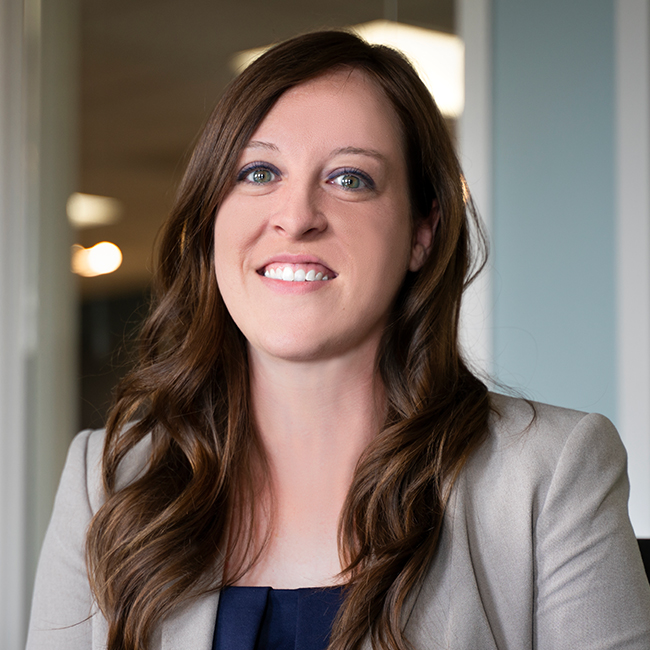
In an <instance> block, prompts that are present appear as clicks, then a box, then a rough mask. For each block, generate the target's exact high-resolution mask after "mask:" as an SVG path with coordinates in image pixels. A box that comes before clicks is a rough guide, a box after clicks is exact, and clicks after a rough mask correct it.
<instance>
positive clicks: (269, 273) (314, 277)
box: [264, 266, 329, 282]
mask: <svg viewBox="0 0 650 650" xmlns="http://www.w3.org/2000/svg"><path fill="white" fill-rule="evenodd" d="M264 277H267V278H271V279H272V280H283V281H284V282H305V280H306V281H307V282H314V281H318V280H329V276H327V275H323V274H322V273H321V272H320V271H318V273H316V271H314V269H310V270H309V271H307V272H305V270H304V269H296V270H295V271H294V270H293V269H292V268H291V267H290V266H285V267H278V268H275V269H273V268H268V269H266V270H265V271H264Z"/></svg>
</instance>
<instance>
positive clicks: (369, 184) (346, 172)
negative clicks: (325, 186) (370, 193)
mask: <svg viewBox="0 0 650 650" xmlns="http://www.w3.org/2000/svg"><path fill="white" fill-rule="evenodd" d="M341 176H356V177H357V178H359V179H360V180H361V181H362V182H363V183H364V184H365V186H366V187H359V188H356V190H355V189H349V188H344V189H345V190H346V191H349V192H354V191H357V192H358V191H360V190H363V189H370V190H374V189H375V181H373V180H372V178H371V177H370V176H368V174H366V173H365V172H363V171H361V170H360V169H357V168H356V167H345V168H343V169H337V170H336V171H334V172H332V173H331V174H330V175H329V176H328V177H327V180H328V181H330V182H331V181H334V180H335V179H337V178H340V177H341Z"/></svg>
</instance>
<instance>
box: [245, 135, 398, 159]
mask: <svg viewBox="0 0 650 650" xmlns="http://www.w3.org/2000/svg"><path fill="white" fill-rule="evenodd" d="M246 149H266V150H267V151H278V152H279V151H280V148H279V147H278V146H276V145H274V144H273V143H272V142H265V141H264V140H251V141H250V142H249V143H248V144H247V145H246ZM340 154H356V155H358V156H369V157H370V158H376V159H377V160H379V161H381V162H386V156H384V154H383V153H381V152H379V151H376V150H375V149H363V148H361V147H340V148H339V149H334V150H333V151H332V153H331V155H332V156H337V155H340Z"/></svg>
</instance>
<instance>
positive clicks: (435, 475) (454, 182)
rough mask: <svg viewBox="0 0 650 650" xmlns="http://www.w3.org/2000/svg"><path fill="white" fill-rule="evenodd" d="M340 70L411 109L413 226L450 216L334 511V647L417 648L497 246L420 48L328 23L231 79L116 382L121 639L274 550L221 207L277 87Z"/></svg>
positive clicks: (114, 497) (115, 565) (113, 576)
mask: <svg viewBox="0 0 650 650" xmlns="http://www.w3.org/2000/svg"><path fill="white" fill-rule="evenodd" d="M341 68H343V69H356V70H360V71H362V72H363V73H364V74H366V75H367V76H368V77H369V78H370V79H372V80H373V81H374V82H375V83H376V84H377V85H378V87H379V88H380V89H381V90H382V91H383V92H384V93H385V95H386V97H387V98H388V100H389V101H390V103H391V104H392V106H393V107H394V109H395V111H396V113H397V116H398V118H399V121H400V123H401V126H402V132H403V137H404V141H405V151H406V157H407V167H408V174H409V179H410V180H409V183H410V197H411V205H412V219H413V220H414V223H417V221H418V219H421V218H424V217H426V216H428V215H429V214H430V213H431V211H432V206H433V205H434V201H437V205H438V210H439V223H438V225H437V230H436V233H435V237H434V241H433V245H432V250H431V253H430V255H429V257H428V259H427V261H426V263H425V264H424V266H423V267H422V268H421V269H420V270H419V271H417V272H415V273H411V272H409V273H407V276H406V278H405V280H404V283H403V285H402V287H401V289H400V291H399V294H398V296H397V299H396V301H395V306H394V309H393V312H392V315H391V317H390V319H389V323H388V325H387V327H386V330H385V332H384V334H383V338H382V342H381V345H380V348H379V351H378V357H377V361H376V363H377V372H378V373H379V376H380V377H381V380H382V381H383V384H384V386H385V394H386V400H387V416H386V420H385V422H384V425H383V428H382V430H381V431H380V432H379V434H378V435H377V436H376V438H375V439H374V440H373V441H372V443H371V444H370V445H369V446H368V448H367V449H366V450H365V452H364V453H363V455H362V457H361V459H360V460H359V463H358V465H357V468H356V471H355V474H354V477H353V481H352V485H351V487H350V490H349V493H348V496H347V500H346V502H345V504H344V507H343V511H342V514H341V517H340V522H339V553H340V557H341V560H342V566H344V567H345V569H344V576H345V578H346V581H347V587H346V598H345V601H344V603H343V605H342V607H341V610H340V611H339V614H338V617H337V619H336V621H335V625H334V629H333V631H332V637H331V641H330V649H331V650H344V649H345V650H356V649H358V648H360V647H361V645H362V643H363V641H364V639H365V638H367V637H368V635H369V636H370V638H371V640H372V645H373V647H374V648H381V649H382V650H389V649H391V650H405V649H406V648H408V647H409V644H408V640H407V639H406V637H405V635H404V630H403V623H404V621H403V620H402V619H403V615H402V614H403V609H404V603H405V600H406V598H407V596H409V594H414V593H416V590H417V588H418V586H419V585H421V583H422V581H423V579H424V576H425V574H426V571H427V570H428V567H429V566H430V564H431V562H432V561H433V558H434V554H435V550H436V546H437V542H438V538H439V535H440V531H441V526H442V522H443V515H444V511H445V505H446V502H447V499H448V495H449V490H450V488H451V486H452V485H453V482H454V480H455V478H456V477H457V476H458V473H459V472H460V470H461V469H462V467H463V465H464V463H465V462H466V460H467V458H468V457H469V455H470V454H471V453H472V451H473V450H474V449H475V448H476V447H477V446H478V445H479V444H480V443H481V441H482V440H483V438H484V436H485V435H486V432H487V418H488V414H489V402H488V396H487V389H486V387H485V386H484V384H483V383H482V382H481V381H480V380H479V379H477V378H476V377H475V376H474V375H473V374H472V372H471V371H470V370H469V368H468V366H467V365H466V363H465V362H464V360H463V357H462V354H461V352H460V349H459V340H458V323H459V312H460V304H461V296H462V293H463V290H464V288H465V286H466V285H467V284H468V282H469V281H471V279H472V278H473V277H474V275H475V273H476V272H478V270H479V269H480V267H481V266H482V264H483V263H484V252H485V240H484V237H483V235H482V230H481V226H480V224H479V221H478V218H477V216H476V212H475V210H474V207H473V204H472V201H471V198H470V197H469V193H468V192H467V188H466V185H465V181H464V179H463V175H462V172H461V169H460V166H459V164H458V160H457V158H456V154H455V152H454V147H453V144H452V141H451V138H450V135H449V132H448V129H447V126H446V124H445V121H444V118H443V117H442V115H441V114H440V112H439V110H438V108H437V107H436V105H435V103H434V101H433V100H432V98H431V95H430V94H429V92H428V91H427V89H426V87H425V86H424V84H423V83H422V81H421V80H420V78H419V77H418V76H417V74H416V73H415V71H414V70H413V68H412V67H411V65H410V64H409V63H408V61H407V60H406V59H405V58H404V57H403V56H402V55H401V54H399V53H398V52H396V51H394V50H392V49H390V48H387V47H384V46H372V45H369V44H368V43H366V42H365V41H363V40H361V39H359V38H358V37H357V36H355V35H353V34H351V33H348V32H342V31H327V32H317V33H312V34H307V35H303V36H299V37H296V38H293V39H291V40H289V41H286V42H284V43H281V44H279V45H277V46H276V47H274V48H272V49H271V50H269V51H268V52H267V53H265V54H264V55H263V56H261V57H260V58H259V59H257V60H256V61H255V62H254V63H253V64H251V65H250V66H249V67H248V68H247V69H246V70H244V72H242V73H241V75H240V76H239V77H237V78H236V79H235V80H234V81H233V82H232V84H231V85H230V86H229V87H228V89H227V90H226V92H225V94H224V95H223V97H222V99H221V100H220V101H219V103H218V105H217V106H216V108H215V110H214V112H213V113H212V115H211V117H210V118H209V120H208V122H207V124H206V126H205V128H204V130H203V132H202V134H201V136H200V138H199V140H198V144H197V145H196V148H195V150H194V153H193V155H192V157H191V160H190V162H189V165H188V168H187V171H186V174H185V176H184V179H183V181H182V183H181V185H180V188H179V192H178V196H177V200H176V204H175V207H174V208H173V211H172V213H171V215H170V217H169V219H168V221H167V223H166V225H165V228H164V232H163V236H162V239H161V243H160V249H159V263H158V268H157V275H156V282H155V290H156V296H157V298H156V302H155V304H154V307H153V309H152V311H151V314H150V316H149V318H148V319H147V321H146V322H145V324H144V326H143V330H142V334H141V345H140V361H139V365H138V366H137V367H136V369H135V370H134V371H133V372H131V373H130V374H129V375H128V376H127V377H126V378H125V380H124V381H123V382H122V383H121V385H120V386H119V388H118V390H117V391H116V399H115V404H114V407H113V409H112V411H111V413H110V416H109V420H108V423H107V432H106V442H105V448H104V454H103V480H104V488H105V492H106V501H105V503H104V505H103V506H102V507H101V508H100V509H99V511H98V512H97V514H96V515H95V517H94V519H93V521H92V523H91V525H90V528H89V531H88V536H87V563H88V572H89V579H90V584H91V588H92V591H93V593H94V596H95V599H96V601H97V603H98V605H99V607H100V609H101V611H102V613H103V614H104V616H105V617H106V619H107V621H108V630H109V632H108V650H143V649H144V648H146V647H147V646H148V643H149V641H150V639H151V635H152V631H153V629H154V628H155V626H156V625H157V624H159V623H160V621H161V620H162V619H163V618H164V617H166V616H167V615H169V614H170V613H171V612H172V610H174V609H175V608H176V607H178V606H179V604H180V603H181V602H184V601H187V600H188V599H192V598H193V597H196V596H197V595H199V594H201V593H205V592H206V591H208V590H210V589H215V588H219V587H222V586H225V585H227V584H232V583H234V582H235V581H236V580H237V578H238V577H239V576H241V575H242V574H243V573H244V572H245V571H246V569H247V568H248V567H249V566H250V562H249V563H248V564H247V565H244V560H241V559H240V560H239V561H238V560H237V558H242V557H248V558H250V557H252V558H253V560H252V562H254V561H255V558H256V557H259V553H260V552H261V550H262V549H260V548H256V543H255V542H254V540H253V534H252V531H253V527H254V526H253V525H254V507H253V505H254V502H255V498H256V489H258V488H257V487H256V486H257V485H258V483H256V480H255V472H254V469H253V465H254V464H255V467H258V468H259V466H260V465H259V463H260V462H261V463H262V467H265V465H264V454H263V450H262V449H261V444H260V443H259V439H258V436H257V433H256V431H255V428H254V425H253V420H252V416H251V398H250V387H249V374H248V373H249V369H248V359H247V350H246V341H245V339H244V337H243V335H242V334H241V332H240V331H239V330H238V328H237V327H236V325H235V324H234V322H233V321H232V319H231V317H230V315H229V313H228V311H227V309H226V306H225V305H224V302H223V300H222V298H221V295H220V293H219V290H218V287H217V283H216V279H215V271H214V260H213V233H214V221H215V215H216V214H217V212H218V210H219V206H220V205H221V203H222V201H223V200H224V198H225V197H226V196H227V194H228V192H229V191H230V190H231V188H232V186H233V184H234V180H235V174H236V164H237V161H238V158H239V155H240V153H241V151H242V149H243V148H244V147H245V146H246V144H247V143H248V141H249V139H250V138H251V136H252V134H253V132H254V131H255V129H256V127H257V126H258V125H259V123H260V122H261V120H262V119H263V118H264V117H265V115H266V114H267V113H268V112H269V110H270V109H271V108H272V106H273V105H274V103H275V102H276V101H277V100H278V98H279V97H280V96H281V95H282V94H283V93H284V92H286V91H287V90H288V89H289V88H292V87H294V86H296V85H298V84H301V83H303V82H305V81H308V80H310V79H313V78H315V77H317V76H319V75H322V74H324V73H326V72H329V71H332V70H333V69H341ZM133 422H134V423H133ZM129 423H131V424H129ZM127 424H128V426H127ZM141 442H142V444H145V445H148V447H149V448H150V459H149V462H148V464H147V466H146V467H145V468H142V469H141V471H140V473H139V474H138V475H137V476H135V477H134V478H132V479H131V480H130V481H125V480H124V479H122V478H121V476H122V469H123V468H122V465H123V463H124V462H125V461H126V462H127V463H128V455H129V452H130V451H131V450H132V449H133V448H134V447H135V446H136V445H138V444H139V443H141ZM232 539H237V545H238V546H237V549H238V552H237V553H236V554H235V553H233V550H232V548H231V545H230V544H229V543H228V540H232ZM242 549H243V552H242ZM224 565H227V566H228V573H227V574H225V575H224V574H222V570H223V567H224Z"/></svg>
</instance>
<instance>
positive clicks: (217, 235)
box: [28, 32, 650, 650]
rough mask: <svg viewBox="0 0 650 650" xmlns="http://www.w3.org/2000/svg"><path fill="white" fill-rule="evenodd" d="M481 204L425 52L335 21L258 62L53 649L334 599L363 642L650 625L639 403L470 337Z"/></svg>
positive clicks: (74, 541)
mask: <svg viewBox="0 0 650 650" xmlns="http://www.w3.org/2000/svg"><path fill="white" fill-rule="evenodd" d="M472 222H474V223H476V221H475V214H474V211H473V208H472V204H471V200H470V199H469V196H468V192H467V189H466V187H465V185H464V181H463V177H462V173H461V170H460V168H459V166H458V162H457V160H456V157H455V154H454V151H453V147H452V144H451V140H450V138H449V135H448V133H447V130H446V128H445V124H444V121H443V118H442V117H441V115H440V113H439V111H438V110H437V108H436V107H435V104H434V103H433V101H432V99H431V97H430V95H429V94H428V93H427V91H426V89H425V87H424V86H423V84H422V82H421V81H420V80H419V79H418V77H417V75H416V74H415V73H414V71H413V70H412V68H411V67H410V66H409V64H408V63H407V62H406V61H405V60H404V59H403V58H402V57H401V56H400V55H399V54H397V53H395V52H393V51H391V50H389V49H387V48H383V47H371V46H369V45H368V44H366V43H364V42H363V41H361V40H359V39H358V38H356V37H355V36H352V35H350V34H347V33H342V32H324V33H316V34H310V35H307V36H301V37H298V38H295V39H292V40H290V41H287V42H285V43H283V44H280V45H279V46H277V47H276V48H274V49H272V50H270V51H269V52H268V53H266V54H265V55H263V56H262V57H261V58H260V59H258V60H257V61H256V62H255V63H253V64H252V65H251V66H250V67H249V68H248V69H247V70H245V71H244V72H243V73H242V74H241V75H240V77H239V78H238V79H236V80H235V81H234V82H233V84H232V85H231V86H230V88H229V89H228V90H227V91H226V93H225V95H224V97H223V99H222V100H221V101H220V103H219V105H218V106H217V108H216V109H215V111H214V113H213V115H212V117H211V118H210V120H209V122H208V124H207V126H206V128H205V130H204V132H203V134H202V136H201V138H200V140H199V142H198V144H197V147H196V150H195V152H194V155H193V157H192V160H191V161H190V164H189V167H188V171H187V173H186V176H185V178H184V181H183V183H182V186H181V188H180V192H179V197H178V200H177V203H176V206H175V208H174V210H173V213H172V215H171V217H170V219H169V221H168V223H167V226H166V230H165V234H164V237H163V240H162V245H161V256H160V268H159V274H158V295H159V299H158V304H157V307H156V309H155V310H154V311H153V313H152V315H151V317H150V318H149V320H148V322H147V324H146V325H145V328H144V331H143V335H142V357H141V362H140V365H139V367H138V369H136V371H135V372H134V373H132V374H131V376H130V377H129V378H127V380H126V381H125V383H124V384H123V386H122V387H121V389H120V391H119V393H118V396H117V402H116V406H115V408H114V409H113V412H112V414H111V417H110V419H109V422H108V426H107V430H106V433H105V435H104V434H103V433H102V432H94V433H91V432H84V433H82V434H80V436H78V437H77V439H76V440H75V442H74V443H73V446H72V448H71V451H70V454H69V458H68V463H67V465H66V469H65V471H64V475H63V478H62V483H61V487H60V490H59V495H58V497H57V503H56V506H55V511H54V515H53V519H52V523H51V525H50V529H49V531H48V535H47V539H46V541H45V545H44V549H43V553H42V557H41V562H40V565H39V574H38V578H37V583H36V592H35V598H34V608H33V614H32V623H31V628H30V637H29V641H28V647H29V648H30V649H33V648H41V647H42V648H45V647H47V648H90V647H92V648H104V647H108V649H109V650H118V649H119V650H135V649H138V650H139V649H143V648H168V649H170V650H171V648H197V649H200V650H203V649H204V650H208V649H209V648H212V647H214V648H217V649H221V648H234V647H238V648H239V647H241V648H244V647H246V648H249V649H252V648H255V647H258V648H276V647H278V648H279V647H292V648H293V647H303V648H310V650H313V649H316V648H325V647H326V646H327V634H328V632H329V631H330V624H331V620H332V619H333V618H334V614H336V620H335V621H334V622H333V627H332V629H331V638H330V640H329V647H330V648H336V649H343V648H345V649H354V648H370V647H373V648H391V649H399V650H404V649H405V648H409V647H414V648H432V647H440V648H456V649H459V650H461V649H462V650H467V649H479V648H480V649H481V650H484V649H491V648H495V649H496V648H500V649H501V648H517V649H518V650H520V649H524V648H549V649H550V648H553V649H558V648H565V647H566V648H569V647H571V648H589V649H590V650H593V649H595V648H600V649H605V648H608V649H611V648H626V649H630V648H638V649H639V650H640V649H641V648H648V647H650V593H649V589H648V584H647V581H646V580H645V576H644V575H643V569H642V566H641V561H640V558H639V554H638V549H637V548H636V543H635V540H634V536H633V533H632V530H631V527H630V524H629V521H628V518H627V510H626V499H627V482H626V481H627V479H626V475H625V452H624V450H623V448H622V445H621V443H620V441H619V439H618V437H617V434H616V432H615V431H614V430H613V427H612V426H611V424H609V423H608V422H607V421H606V420H605V418H602V417H601V416H595V415H589V416H587V415H584V414H580V413H576V412H572V411H565V410H561V409H555V408H553V407H548V406H544V405H536V406H534V407H533V406H532V405H530V404H528V403H527V402H524V401H521V400H516V399H512V398H506V397H503V396H497V395H488V392H487V389H486V388H485V386H484V385H483V383H482V382H481V381H480V380H478V379H477V378H476V377H475V376H474V375H473V374H472V373H471V372H470V371H469V370H468V368H467V366H466V364H465V363H464V361H463V358H462V356H461V354H460V352H459V348H458V314H459V308H460V299H461V294H462V291H463V288H464V286H465V285H466V283H467V282H468V281H469V280H470V279H471V275H472V272H473V268H475V267H476V266H477V265H474V267H473V266H472V262H471V260H470V249H471V248H472V247H471V246H470V243H471V242H470V226H471V224H472ZM479 232H480V229H479ZM479 243H480V239H479ZM478 266H480V264H478ZM86 561H87V566H86ZM260 589H261V591H260ZM297 590H298V591H297ZM260 594H261V596H260ZM287 599H288V600H287ZM287 602H289V605H287ZM287 607H288V608H289V609H288V610H287ZM278 608H279V609H278ZM289 610H290V611H289ZM337 610H338V613H337ZM287 612H289V613H288V614H287ZM287 617H288V619H289V621H288V622H287V620H286V618H287ZM253 619H254V620H253ZM302 635H306V636H302ZM247 644H248V645H247Z"/></svg>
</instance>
